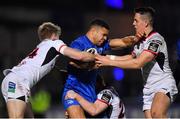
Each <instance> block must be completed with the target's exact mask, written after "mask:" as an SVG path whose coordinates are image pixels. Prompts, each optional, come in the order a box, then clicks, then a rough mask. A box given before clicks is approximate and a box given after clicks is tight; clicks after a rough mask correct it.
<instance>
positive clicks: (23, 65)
mask: <svg viewBox="0 0 180 119" xmlns="http://www.w3.org/2000/svg"><path fill="white" fill-rule="evenodd" d="M64 46H66V45H65V44H64V42H63V41H61V40H50V39H46V40H44V41H42V42H41V43H40V44H39V45H37V47H36V48H35V49H34V50H33V51H32V52H31V53H30V54H29V55H28V56H27V57H26V58H25V59H23V60H22V61H21V62H20V63H19V64H18V65H17V66H14V67H13V68H12V69H6V70H4V72H3V73H4V75H7V74H8V73H9V72H14V73H15V74H17V75H18V76H20V77H23V78H24V81H22V82H24V85H27V86H28V88H31V87H32V86H33V85H35V84H36V83H37V82H38V81H39V80H40V79H41V78H42V77H43V76H45V75H46V74H47V73H49V72H50V71H51V69H52V68H53V67H54V65H55V62H56V59H57V57H58V56H59V52H60V53H62V54H63V52H62V50H63V48H62V47H64Z"/></svg>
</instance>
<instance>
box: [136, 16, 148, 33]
mask: <svg viewBox="0 0 180 119" xmlns="http://www.w3.org/2000/svg"><path fill="white" fill-rule="evenodd" d="M133 25H134V28H135V31H136V34H139V33H141V34H142V33H143V34H144V33H145V29H146V25H147V24H146V22H145V20H143V19H142V15H141V14H139V13H136V14H135V16H134V21H133Z"/></svg>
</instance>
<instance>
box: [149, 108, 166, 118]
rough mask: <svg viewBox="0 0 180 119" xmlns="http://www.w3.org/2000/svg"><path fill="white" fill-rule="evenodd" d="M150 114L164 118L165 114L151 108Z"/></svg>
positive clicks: (153, 116)
mask: <svg viewBox="0 0 180 119" xmlns="http://www.w3.org/2000/svg"><path fill="white" fill-rule="evenodd" d="M151 116H152V118H165V117H166V114H165V113H163V112H162V111H161V110H152V111H151Z"/></svg>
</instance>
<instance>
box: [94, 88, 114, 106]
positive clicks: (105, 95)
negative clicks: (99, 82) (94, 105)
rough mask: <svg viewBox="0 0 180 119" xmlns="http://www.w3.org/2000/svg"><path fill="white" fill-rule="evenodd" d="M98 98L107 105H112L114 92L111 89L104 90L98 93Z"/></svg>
mask: <svg viewBox="0 0 180 119" xmlns="http://www.w3.org/2000/svg"><path fill="white" fill-rule="evenodd" d="M97 99H98V100H99V101H101V102H104V103H106V104H107V105H110V104H111V102H112V99H113V94H112V92H111V91H110V90H107V89H106V90H102V91H101V92H100V93H99V94H98V95H97Z"/></svg>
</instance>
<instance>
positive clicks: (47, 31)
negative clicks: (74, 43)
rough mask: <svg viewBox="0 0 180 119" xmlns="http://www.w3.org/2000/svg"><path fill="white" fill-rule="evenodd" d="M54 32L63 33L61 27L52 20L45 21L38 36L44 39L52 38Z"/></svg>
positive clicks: (39, 29) (56, 33)
mask: <svg viewBox="0 0 180 119" xmlns="http://www.w3.org/2000/svg"><path fill="white" fill-rule="evenodd" d="M52 34H55V35H59V36H60V35H61V28H60V26H58V25H55V24H53V23H51V22H44V23H43V24H41V25H40V26H39V28H38V36H39V39H40V40H41V41H42V40H44V39H47V38H50V37H51V36H52Z"/></svg>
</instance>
